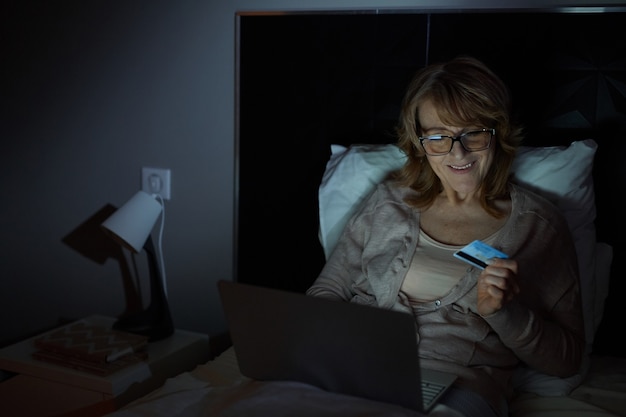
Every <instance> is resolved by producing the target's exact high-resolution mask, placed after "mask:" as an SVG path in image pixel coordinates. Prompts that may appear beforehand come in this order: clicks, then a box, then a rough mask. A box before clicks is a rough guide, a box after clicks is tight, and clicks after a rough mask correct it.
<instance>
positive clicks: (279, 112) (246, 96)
mask: <svg viewBox="0 0 626 417" xmlns="http://www.w3.org/2000/svg"><path fill="white" fill-rule="evenodd" d="M240 19H241V20H240V39H239V41H240V43H239V45H240V51H239V53H240V60H239V65H240V66H239V71H240V72H239V76H240V80H239V86H240V88H239V92H240V94H239V97H238V100H239V102H238V110H239V118H240V120H239V132H238V134H239V136H238V139H239V140H238V143H237V156H238V167H239V171H238V173H237V175H238V177H237V178H238V187H239V192H238V214H237V219H236V221H237V236H236V238H237V243H238V245H237V254H236V278H237V279H238V280H239V281H242V282H248V283H252V284H258V285H264V286H270V287H277V288H283V289H288V290H294V291H304V290H305V289H306V288H308V286H309V285H310V284H311V283H312V282H313V280H314V279H315V278H316V277H317V275H318V273H319V271H320V269H321V267H322V265H323V263H324V256H323V252H322V248H321V246H320V244H319V241H318V201H317V189H318V186H319V183H320V181H321V177H322V173H323V171H324V168H325V164H326V161H327V160H328V157H329V156H330V145H331V144H333V143H338V144H343V145H349V144H351V143H383V142H395V137H394V134H393V130H394V126H395V123H396V122H397V118H398V115H399V110H400V102H401V100H402V96H403V94H404V91H405V88H406V86H407V84H408V82H409V80H410V78H411V77H412V75H413V74H414V73H415V71H416V70H418V69H419V68H421V67H423V66H424V65H425V64H427V63H432V62H436V61H440V60H447V59H450V58H452V57H454V56H456V55H459V54H469V55H474V56H476V57H477V58H479V59H481V60H483V61H485V62H486V63H487V64H488V65H489V66H490V67H492V68H493V69H494V70H495V71H496V72H497V73H498V74H499V75H500V76H501V77H502V78H503V79H504V81H505V82H506V83H507V84H508V85H509V87H510V89H511V92H512V95H513V99H514V103H515V113H516V115H517V117H518V118H519V119H520V121H521V122H522V123H523V124H524V125H525V126H526V130H527V136H526V142H525V143H524V144H525V145H535V146H538V145H541V146H548V145H566V144H569V143H570V142H572V141H574V140H581V139H586V138H593V139H595V140H596V142H597V143H598V145H599V146H598V150H597V153H596V160H595V164H594V183H595V193H596V201H597V217H596V227H597V238H598V240H599V241H603V242H606V243H608V244H610V245H611V246H613V249H614V254H615V255H614V262H613V265H612V272H611V276H612V278H611V286H610V295H609V298H608V299H607V303H606V307H605V312H604V320H603V323H602V324H601V327H600V329H599V331H598V333H597V335H596V340H595V345H594V351H595V352H597V353H600V354H602V353H606V354H612V355H619V356H623V355H624V354H625V353H626V342H618V341H617V340H616V339H617V338H616V336H615V333H616V332H619V331H621V325H620V321H621V319H622V317H623V316H624V315H623V310H622V309H621V308H620V305H619V303H620V299H621V294H623V293H624V289H625V285H624V282H623V278H624V275H625V272H624V266H623V264H622V263H621V262H620V259H619V255H620V254H621V253H624V250H625V249H626V237H625V233H624V230H625V229H624V223H625V220H624V216H622V215H621V207H620V206H619V205H618V204H616V201H617V199H621V198H622V196H623V194H624V191H626V168H625V166H626V164H624V163H623V161H622V162H620V158H621V157H622V156H623V155H626V145H625V140H626V98H625V95H626V31H625V30H624V27H626V14H624V13H622V12H616V13H562V12H556V11H548V10H538V11H531V12H528V11H520V12H515V11H507V12H505V13H503V12H497V11H480V12H476V11H458V12H450V11H446V12H437V13H395V14H316V15H311V14H291V15H280V16H278V15H255V16H246V15H244V16H241V17H240Z"/></svg>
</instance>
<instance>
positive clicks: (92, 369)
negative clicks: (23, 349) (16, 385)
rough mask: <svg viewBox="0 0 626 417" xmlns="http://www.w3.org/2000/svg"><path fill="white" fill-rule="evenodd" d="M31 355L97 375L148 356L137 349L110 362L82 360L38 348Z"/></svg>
mask: <svg viewBox="0 0 626 417" xmlns="http://www.w3.org/2000/svg"><path fill="white" fill-rule="evenodd" d="M33 357H34V358H35V359H38V360H42V361H45V362H50V363H54V364H56V365H61V366H65V367H67V368H73V369H76V370H79V371H83V372H88V373H90V374H95V375H98V376H108V375H111V374H112V373H114V372H116V371H119V370H120V369H123V368H126V367H127V366H130V365H133V364H136V363H138V362H141V361H143V360H145V359H147V358H148V352H147V351H145V350H143V351H138V352H135V353H130V354H128V355H124V356H122V357H120V358H118V359H116V360H114V361H112V362H93V361H86V360H82V359H80V358H77V357H72V356H67V355H64V354H59V353H55V352H52V351H45V350H38V351H36V352H34V353H33Z"/></svg>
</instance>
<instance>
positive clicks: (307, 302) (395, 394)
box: [218, 281, 454, 411]
mask: <svg viewBox="0 0 626 417" xmlns="http://www.w3.org/2000/svg"><path fill="white" fill-rule="evenodd" d="M218 288H219V292H220V297H221V300H222V305H223V309H224V313H225V316H226V321H227V323H228V327H229V330H230V335H231V340H232V343H233V347H234V350H235V354H236V357H237V361H238V363H239V368H240V371H241V373H242V374H243V375H245V376H248V377H250V378H253V379H257V380H292V381H300V382H305V383H309V384H312V385H315V386H318V387H320V388H322V389H325V390H328V391H332V392H338V393H343V394H348V395H354V396H358V397H363V398H369V399H372V400H376V401H382V402H388V403H395V404H398V405H401V406H404V407H407V408H410V409H414V410H418V411H426V410H425V409H424V407H423V404H422V393H421V380H420V368H419V358H418V354H417V337H416V331H415V320H414V318H413V317H412V316H411V315H410V314H406V313H402V312H397V311H392V310H385V309H380V308H375V307H369V306H363V305H358V304H354V303H349V302H343V301H334V300H328V299H324V298H321V297H313V296H307V295H305V294H301V293H295V292H288V291H282V290H277V289H271V288H266V287H259V286H253V285H249V284H242V283H235V282H231V281H219V282H218ZM453 379H454V376H450V379H449V381H448V383H451V382H452V381H453ZM429 408H430V407H429Z"/></svg>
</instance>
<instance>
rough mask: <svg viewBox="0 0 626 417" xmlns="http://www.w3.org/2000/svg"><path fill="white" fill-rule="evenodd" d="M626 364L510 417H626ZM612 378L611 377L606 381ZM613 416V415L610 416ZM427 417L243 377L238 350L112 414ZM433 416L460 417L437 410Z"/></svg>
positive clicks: (518, 406)
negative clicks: (573, 389) (564, 394)
mask: <svg viewBox="0 0 626 417" xmlns="http://www.w3.org/2000/svg"><path fill="white" fill-rule="evenodd" d="M622 366H626V359H624V360H621V359H620V360H619V362H618V366H615V363H614V361H613V360H612V358H600V360H599V361H598V362H597V363H594V365H593V366H592V368H591V371H590V374H589V377H588V378H587V380H586V382H585V383H584V384H583V385H582V386H581V387H579V388H578V389H576V390H575V391H574V392H572V394H571V395H570V396H568V397H541V396H538V395H536V394H521V395H520V396H518V397H517V398H516V399H515V401H514V402H513V403H512V404H511V410H510V411H511V413H510V415H511V417H539V416H541V417H573V416H585V417H615V416H626V374H623V373H622V370H623V369H626V368H621V367H622ZM605 375H607V376H605ZM609 410H612V411H613V412H611V411H609ZM242 415H245V416H250V417H256V416H263V417H266V416H272V417H281V416H290V417H291V416H294V415H297V416H299V417H308V416H315V417H320V416H329V417H334V416H337V417H338V416H341V417H352V416H354V417H356V416H359V417H362V416H365V415H367V416H368V417H379V416H380V417H382V416H385V417H423V416H424V414H422V413H418V412H415V411H411V410H408V409H406V408H402V407H397V406H393V405H389V404H384V403H380V402H375V401H369V400H366V399H361V398H356V397H351V396H347V395H341V394H334V393H329V392H326V391H324V390H321V389H319V388H316V387H313V386H311V385H308V384H302V383H297V382H289V381H281V382H262V381H254V380H251V379H249V378H246V377H244V376H243V375H241V373H240V372H239V367H238V365H237V359H236V356H235V352H234V350H233V348H232V347H231V348H229V349H227V350H226V351H225V352H224V353H222V354H221V355H220V356H218V357H217V358H215V359H214V360H211V361H209V362H207V363H205V364H202V365H199V366H198V367H196V368H195V369H194V370H192V371H190V372H185V373H182V374H180V375H178V376H176V377H174V378H170V379H168V380H167V381H166V383H165V384H164V385H163V386H162V387H161V388H159V389H157V390H155V391H153V392H152V393H150V394H148V395H146V396H144V397H142V398H140V399H138V400H136V401H134V402H132V403H130V404H128V405H127V406H126V407H124V408H123V409H121V410H119V411H116V412H114V413H111V414H108V416H109V417H199V416H211V417H213V416H215V417H217V416H219V417H230V416H242ZM428 416H431V417H460V415H459V414H458V413H457V412H455V411H454V410H452V409H450V408H448V407H446V406H445V405H442V404H438V405H437V406H436V407H435V409H433V410H432V411H431V412H430V413H429V414H428Z"/></svg>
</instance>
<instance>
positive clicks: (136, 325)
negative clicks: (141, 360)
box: [102, 191, 174, 342]
mask: <svg viewBox="0 0 626 417" xmlns="http://www.w3.org/2000/svg"><path fill="white" fill-rule="evenodd" d="M155 197H159V198H160V195H158V194H155V195H154V196H152V195H150V194H148V193H146V192H145V191H139V192H137V193H136V194H135V195H134V196H133V197H132V198H131V199H130V200H128V202H126V204H124V205H123V206H122V207H120V208H119V209H118V210H117V211H116V212H115V213H113V214H112V215H111V216H110V217H109V218H108V219H106V220H105V221H104V222H103V223H102V229H103V230H104V231H105V233H106V234H107V235H109V236H110V237H111V238H113V240H115V241H116V242H117V243H119V244H120V245H122V246H123V247H125V248H126V249H128V250H130V251H131V252H132V253H134V254H137V253H139V252H141V250H142V249H143V250H145V251H146V254H147V259H148V270H149V273H150V305H149V306H148V308H146V309H144V310H142V311H139V312H136V313H131V314H130V315H127V316H123V317H121V318H120V319H119V320H117V321H116V322H115V323H114V325H113V328H114V329H117V330H122V331H126V332H129V333H136V334H141V335H144V336H147V337H148V339H149V341H150V342H154V341H157V340H161V339H165V338H167V337H169V336H170V335H171V334H172V333H173V332H174V326H173V323H172V318H171V316H170V309H169V305H168V302H167V291H166V288H165V282H164V281H165V280H164V278H163V277H164V274H165V271H164V270H163V269H162V268H159V266H158V263H157V254H156V251H155V248H154V243H153V241H152V236H151V231H152V228H153V227H154V224H155V223H156V221H157V219H158V217H159V215H160V214H161V212H163V213H164V207H163V200H162V199H161V203H159V201H157V200H156V198H155ZM163 216H164V214H163ZM163 216H162V217H161V234H162V232H163ZM159 248H161V239H160V238H159ZM160 252H161V251H160ZM159 255H160V259H161V267H162V266H163V262H162V258H163V256H162V253H159Z"/></svg>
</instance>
